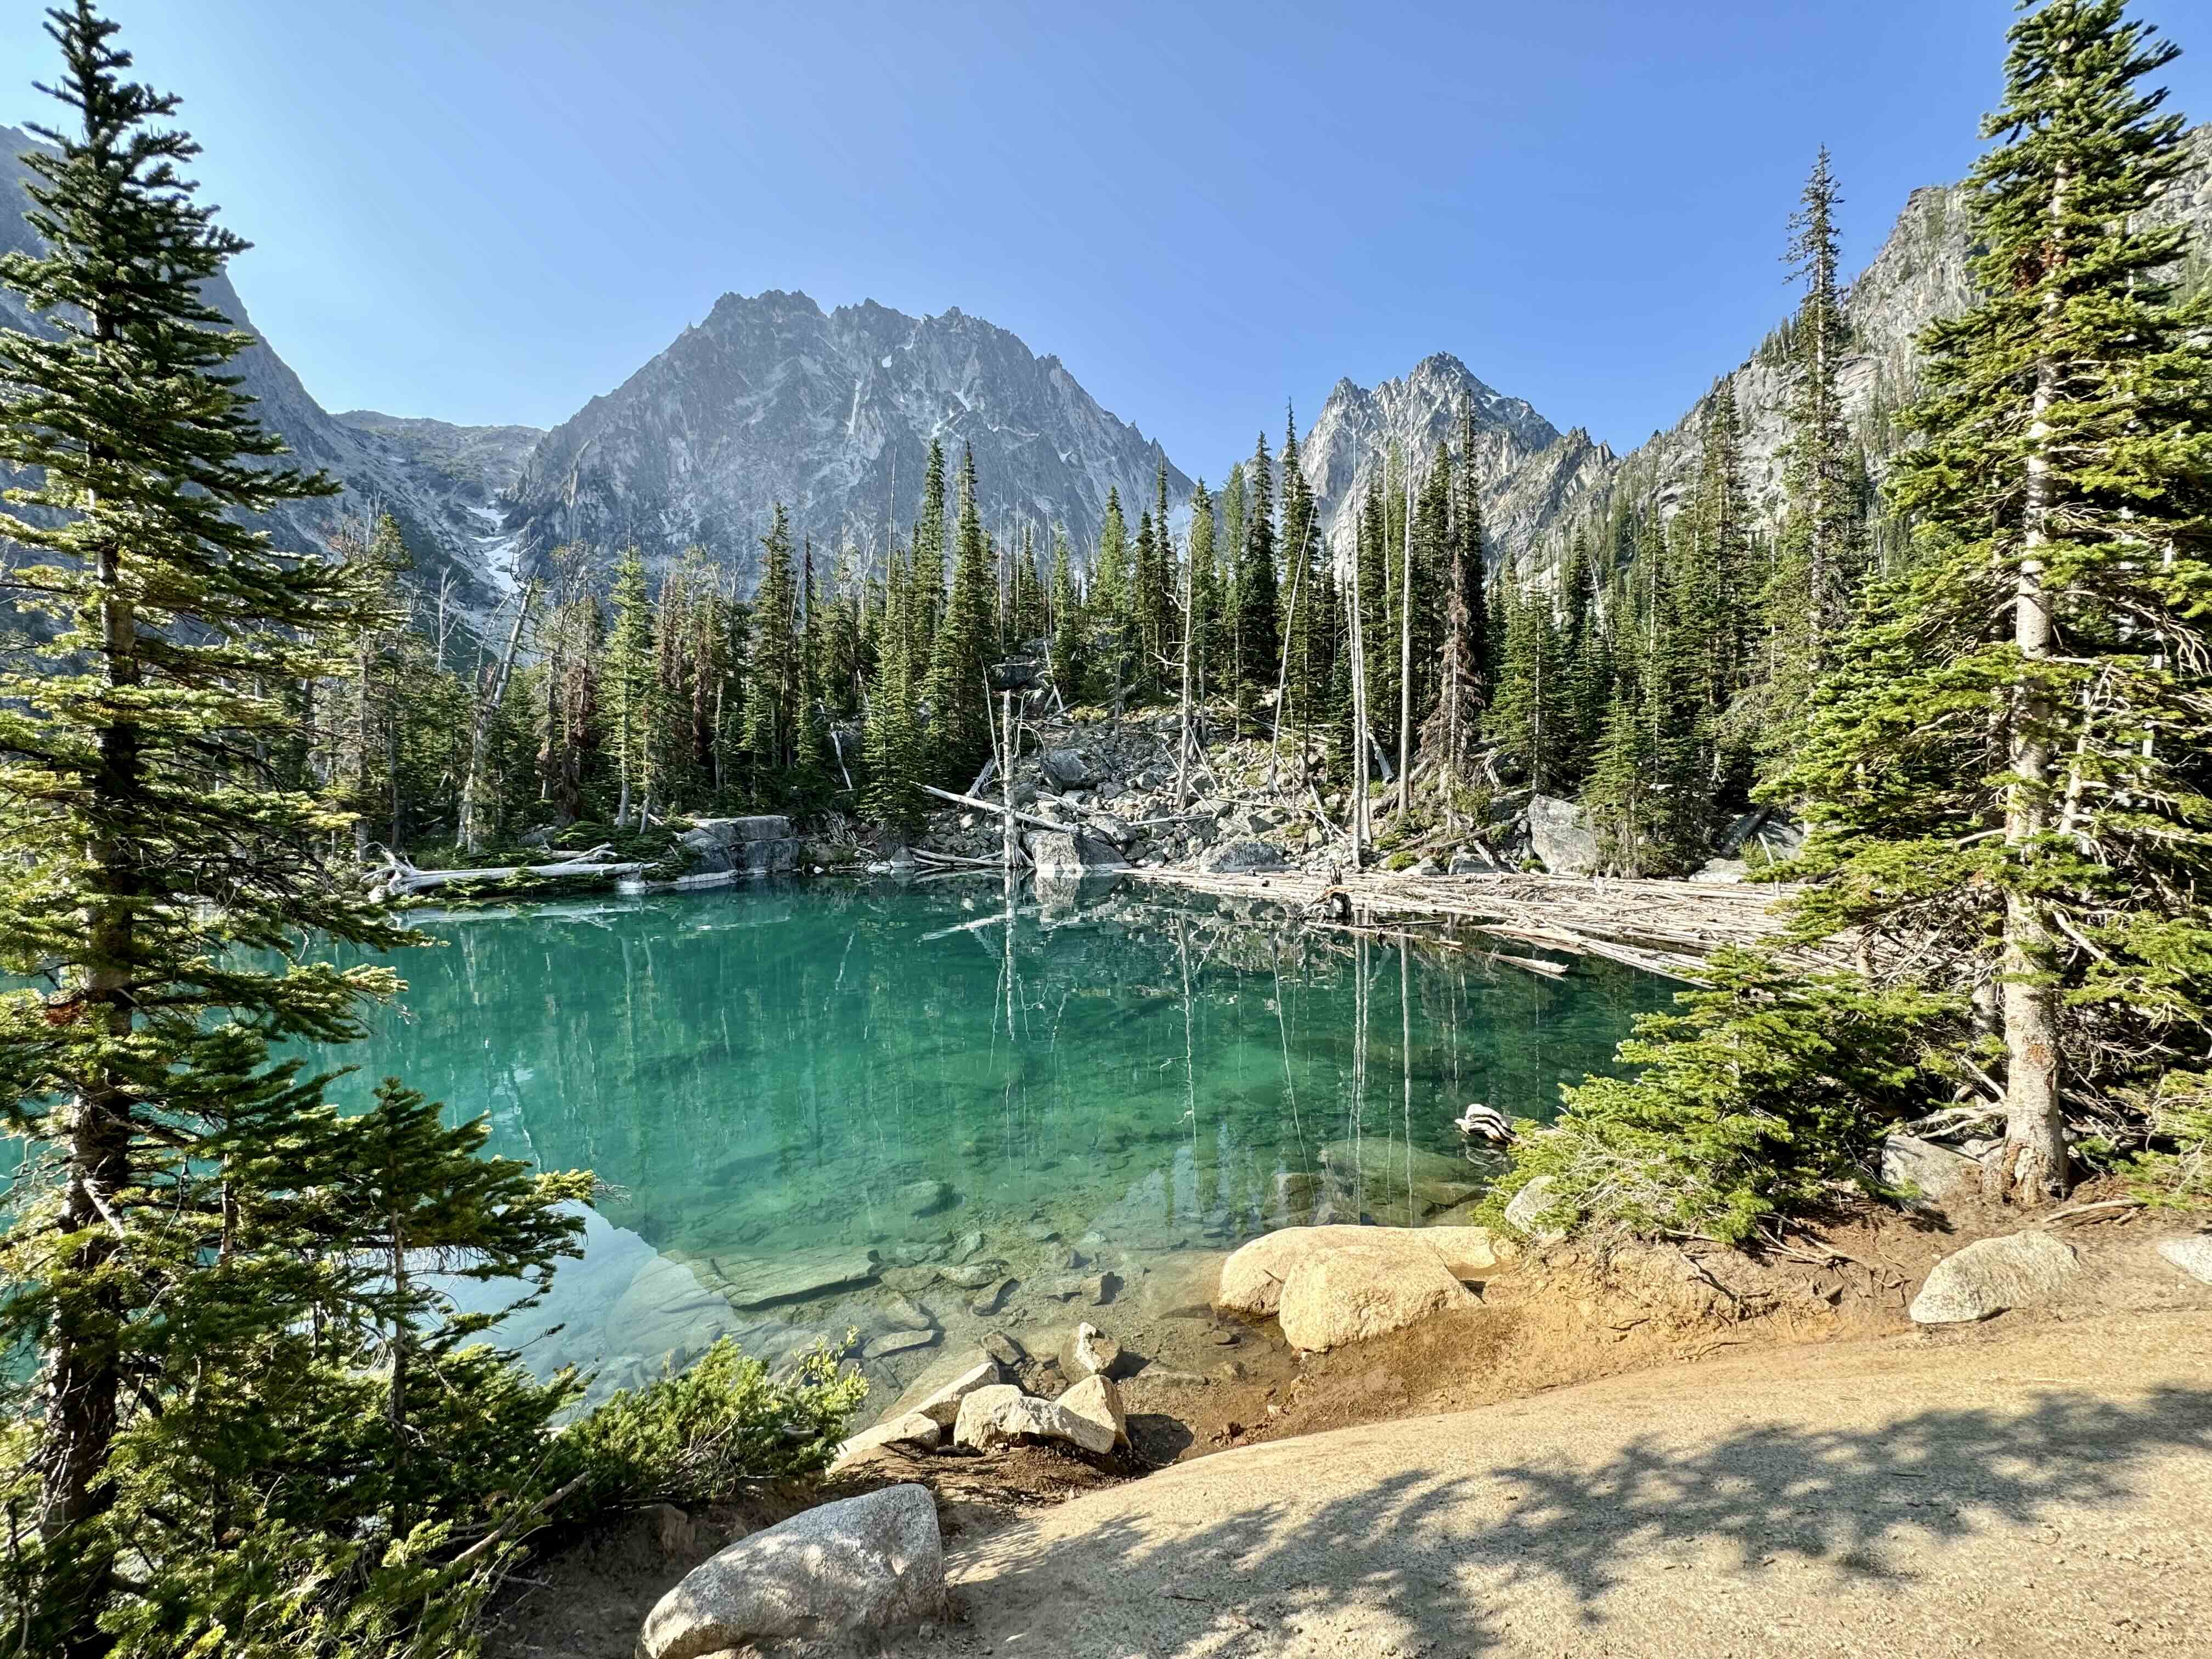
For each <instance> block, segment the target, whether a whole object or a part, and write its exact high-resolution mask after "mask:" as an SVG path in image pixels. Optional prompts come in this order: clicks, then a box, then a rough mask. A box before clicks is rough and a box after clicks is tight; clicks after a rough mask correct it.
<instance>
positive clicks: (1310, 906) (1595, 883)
mask: <svg viewBox="0 0 2212 1659" xmlns="http://www.w3.org/2000/svg"><path fill="white" fill-rule="evenodd" d="M1131 873H1133V875H1135V876H1136V877H1137V878H1139V880H1142V881H1150V882H1158V883H1161V884H1166V885H1170V886H1175V887H1182V888H1188V889H1191V890H1195V891H1199V892H1206V893H1218V894H1223V895H1226V896H1235V897H1239V898H1259V899H1266V900H1267V901H1269V902H1273V903H1276V904H1281V905H1285V906H1286V907H1289V908H1292V909H1296V910H1301V911H1306V912H1310V913H1312V914H1313V915H1316V916H1317V917H1319V918H1322V919H1323V920H1322V925H1324V926H1335V927H1359V926H1361V925H1367V926H1371V924H1372V921H1373V920H1374V919H1376V918H1377V917H1383V916H1389V917H1396V918H1419V919H1422V920H1426V921H1432V922H1437V923H1441V924H1443V926H1444V927H1446V928H1448V929H1449V928H1454V927H1467V928H1468V929H1469V930H1471V931H1473V932H1476V933H1483V934H1486V935H1488V936H1489V937H1491V938H1493V939H1514V940H1517V941H1519V942H1521V943H1523V944H1528V945H1540V946H1541V947H1542V948H1544V949H1546V950H1548V951H1557V952H1560V953H1562V954H1565V955H1568V956H1595V957H1607V959H1609V960H1611V961H1613V962H1620V963H1626V964H1627V965H1628V966H1630V967H1632V968H1640V969H1644V971H1645V972H1647V973H1654V974H1663V975H1667V976H1668V977H1669V978H1672V979H1678V980H1682V981H1686V982H1687V983H1689V984H1692V985H1702V984H1704V983H1705V979H1704V978H1703V976H1702V974H1701V969H1703V967H1704V964H1705V957H1706V956H1707V955H1709V954H1710V953H1711V952H1712V951H1715V950H1717V949H1719V948H1721V947H1722V946H1723V945H1745V946H1747V945H1759V944H1762V943H1768V942H1770V941H1771V939H1772V936H1773V934H1774V933H1775V931H1776V929H1777V928H1778V926H1779V918H1778V916H1777V915H1776V914H1775V911H1774V905H1775V902H1776V900H1777V899H1778V898H1779V897H1781V896H1783V894H1784V892H1785V891H1786V889H1783V888H1780V887H1776V886H1771V885H1766V886H1755V885H1753V884H1748V883H1719V882H1716V883H1707V882H1690V881H1658V880H1650V879H1641V878H1626V877H1613V876H1603V877H1587V876H1543V875H1529V874H1523V873H1519V872H1497V873H1494V874H1486V875H1471V876H1431V877H1423V876H1407V875H1386V874H1383V873H1380V872H1361V873H1359V874H1357V875H1350V876H1345V877H1342V878H1338V879H1335V880H1330V879H1328V878H1323V877H1320V876H1310V875H1303V874H1299V873H1297V872H1290V871H1285V872H1279V873H1273V874H1269V875H1266V876H1257V875H1252V876H1231V875H1208V874H1206V873H1203V872H1199V871H1194V870H1177V869H1164V868H1151V869H1139V870H1136V871H1133V872H1131ZM1778 954H1780V955H1781V956H1782V957H1784V959H1786V960H1791V961H1795V962H1796V963H1800V964H1802V965H1803V966H1806V967H1808V968H1811V967H1832V966H1838V965H1841V964H1842V963H1843V962H1844V951H1843V946H1842V945H1841V944H1840V943H1839V942H1838V943H1834V944H1832V945H1828V946H1826V947H1820V948H1808V947H1804V946H1801V945H1794V944H1793V945H1790V946H1787V947H1782V948H1780V949H1779V951H1778ZM1503 959H1504V960H1507V961H1511V962H1514V963H1516V965H1517V966H1524V967H1531V968H1533V967H1535V966H1536V965H1537V964H1536V963H1535V960H1534V958H1525V959H1523V958H1515V957H1505V958H1503ZM1543 965H1544V967H1545V968H1546V969H1549V970H1551V971H1553V972H1556V971H1557V969H1556V965H1555V964H1548V963H1547V964H1543Z"/></svg>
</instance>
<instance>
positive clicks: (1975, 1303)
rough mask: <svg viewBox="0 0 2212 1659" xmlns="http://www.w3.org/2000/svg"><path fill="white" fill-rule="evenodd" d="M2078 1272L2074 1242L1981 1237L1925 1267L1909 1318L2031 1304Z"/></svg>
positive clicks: (1938, 1321) (1953, 1319)
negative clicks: (1977, 1241) (1927, 1268)
mask: <svg viewBox="0 0 2212 1659" xmlns="http://www.w3.org/2000/svg"><path fill="white" fill-rule="evenodd" d="M2080 1271H2081V1263H2080V1261H2079V1260H2078V1259H2077V1258H2076V1257H2075V1254H2074V1247H2073V1246H2072V1245H2070V1244H2065V1243H2060V1242H2059V1241H2058V1240H2057V1239H2056V1238H2053V1237H2051V1235H2050V1234H2049V1233H2006V1234H2003V1235H2002V1236H2001V1237H1996V1238H1984V1239H1983V1240H1981V1241H1980V1242H1979V1243H1974V1244H1969V1245H1967V1246H1966V1249H1963V1250H1960V1251H1959V1252H1957V1253H1956V1254H1955V1255H1947V1256H1945V1257H1944V1258H1943V1259H1942V1261H1939V1262H1937V1263H1936V1265H1935V1267H1933V1268H1931V1269H1930V1270H1929V1274H1928V1277H1927V1279H1926V1280H1925V1281H1924V1282H1923V1284H1922V1285H1921V1286H1920V1293H1919V1295H1917V1296H1916V1297H1913V1298H1912V1307H1911V1315H1912V1319H1913V1322H1914V1323H1916V1324H1920V1325H1959V1324H1965V1323H1966V1322H1970V1321H1972V1320H1977V1319H1987V1318H1989V1317H1990V1316H1991V1315H1992V1314H2001V1313H2002V1312H2004V1311H2005V1310H2007V1309H2008V1308H2027V1307H2033V1306H2034V1305H2035V1304H2037V1303H2039V1302H2041V1301H2043V1300H2045V1298H2046V1297H2050V1296H2051V1295H2052V1294H2053V1293H2054V1292H2056V1291H2058V1290H2059V1289H2060V1288H2061V1287H2062V1286H2063V1285H2064V1284H2065V1283H2066V1281H2067V1280H2068V1279H2070V1278H2072V1277H2073V1276H2074V1275H2075V1273H2078V1272H2080Z"/></svg>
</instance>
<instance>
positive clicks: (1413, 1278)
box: [1275, 1243, 1482, 1352]
mask: <svg viewBox="0 0 2212 1659" xmlns="http://www.w3.org/2000/svg"><path fill="white" fill-rule="evenodd" d="M1481 1305H1482V1304H1481V1303H1480V1301H1478V1300H1477V1299H1476V1298H1475V1297H1474V1296H1473V1295H1472V1294H1470V1293H1469V1292H1468V1288H1467V1287H1466V1286H1465V1285H1462V1284H1461V1283H1460V1282H1459V1280H1458V1279H1456V1278H1455V1277H1454V1276H1453V1274H1452V1273H1451V1271H1450V1269H1449V1268H1447V1267H1445V1266H1444V1264H1443V1261H1442V1260H1441V1259H1440V1258H1439V1257H1437V1255H1435V1254H1434V1253H1433V1252H1426V1251H1420V1250H1412V1249H1404V1248H1402V1247H1401V1246H1397V1245H1373V1244H1363V1243H1348V1244H1343V1245H1340V1246H1338V1247H1337V1248H1335V1249H1330V1250H1327V1251H1324V1252H1322V1253H1321V1254H1319V1255H1316V1256H1314V1257H1313V1258H1312V1259H1311V1260H1310V1261H1305V1262H1302V1263H1300V1264H1299V1266H1298V1268H1297V1271H1296V1272H1294V1273H1291V1276H1290V1278H1289V1279H1287V1280H1286V1281H1285V1283H1284V1285H1283V1297H1282V1302H1281V1304H1280V1305H1279V1306H1278V1308H1277V1309H1276V1310H1275V1316H1276V1318H1277V1319H1278V1320H1279V1321H1280V1322H1281V1324H1282V1328H1283V1340H1285V1341H1286V1342H1288V1343H1289V1344H1290V1345H1291V1346H1292V1347H1294V1348H1304V1349H1306V1350H1308V1351H1310V1352H1312V1351H1318V1350H1321V1349H1324V1348H1334V1347H1340V1346H1343V1345H1344V1344H1345V1343H1346V1342H1356V1341H1359V1340H1362V1339H1364V1338H1366V1337H1370V1336H1380V1335H1382V1334H1383V1333H1384V1332H1386V1331H1395V1330H1399V1329H1401V1328H1404V1327H1406V1326H1407V1325H1411V1324H1414V1323H1416V1322H1419V1321H1420V1320H1423V1319H1426V1318H1428V1317H1429V1316H1431V1315H1432V1314H1439V1313H1453V1312H1460V1311H1464V1310H1470V1309H1474V1308H1479V1307H1480V1306H1481Z"/></svg>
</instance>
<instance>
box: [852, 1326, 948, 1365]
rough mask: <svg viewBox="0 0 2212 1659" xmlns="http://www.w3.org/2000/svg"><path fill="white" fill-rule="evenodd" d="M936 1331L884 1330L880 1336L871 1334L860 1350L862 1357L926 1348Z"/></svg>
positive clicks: (876, 1356)
mask: <svg viewBox="0 0 2212 1659" xmlns="http://www.w3.org/2000/svg"><path fill="white" fill-rule="evenodd" d="M936 1340H937V1333H936V1332H935V1331H933V1330H929V1331H886V1332H884V1334H882V1335H881V1336H872V1337H870V1338H869V1339H868V1341H867V1344H866V1346H864V1347H863V1348H862V1349H861V1350H860V1358H863V1359H882V1358H885V1357H886V1356H888V1355H890V1354H895V1353H905V1352H907V1351H908V1350H909V1349H912V1348H927V1347H928V1346H931V1345H933V1343H935V1342H936Z"/></svg>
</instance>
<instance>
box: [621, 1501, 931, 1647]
mask: <svg viewBox="0 0 2212 1659" xmlns="http://www.w3.org/2000/svg"><path fill="white" fill-rule="evenodd" d="M944 1610H945V1547H944V1541H943V1539H942V1538H941V1537H940V1535H939V1532H938V1529H937V1504H936V1503H935V1501H934V1500H933V1498H931V1497H930V1495H929V1489H928V1488H927V1486H915V1485H913V1484H911V1483H908V1484H906V1485H902V1486H885V1487H884V1489H883V1490H882V1491H880V1492H869V1493H867V1494H866V1495H865V1496H863V1497H860V1498H846V1499H844V1500H843V1501H842V1502H840V1503H836V1504H823V1505H821V1506H820V1507H819V1508H818V1509H811V1510H804V1511H802V1512H801V1513H799V1514H798V1515H794V1516H792V1517H791V1519H790V1520H788V1521H786V1522H781V1524H779V1525H777V1526H773V1527H769V1528H766V1529H765V1530H763V1531H761V1532H757V1533H755V1534H752V1535H751V1536H750V1537H749V1538H743V1539H740V1540H738V1541H737V1542H736V1543H734V1544H732V1545H731V1546H730V1547H729V1548H727V1549H726V1550H724V1551H723V1552H722V1553H720V1554H719V1555H717V1556H715V1557H714V1559H712V1560H710V1561H708V1562H707V1563H706V1564H705V1565H702V1566H700V1567H697V1568H695V1569H694V1570H693V1571H690V1572H689V1573H687V1574H686V1575H684V1579H683V1582H682V1583H678V1585H677V1586H676V1588H675V1589H671V1590H670V1591H669V1592H668V1594H667V1595H664V1596H662V1597H661V1598H660V1601H659V1605H658V1606H656V1607H654V1608H653V1611H652V1612H651V1613H649V1614H647V1617H646V1620H645V1629H644V1631H643V1632H642V1633H641V1635H640V1637H639V1638H638V1644H637V1651H638V1654H639V1655H640V1659H700V1656H702V1655H705V1654H710V1653H720V1652H723V1651H726V1650H730V1649H733V1648H740V1647H743V1646H744V1645H745V1644H748V1643H752V1642H758V1641H762V1640H774V1639H775V1638H780V1637H792V1636H807V1637H825V1636H841V1635H846V1634H849V1633H851V1632H858V1631H880V1630H890V1629H894V1628H896V1627H897V1626H902V1625H910V1624H915V1623H918V1622H920V1621H921V1620H924V1619H933V1618H936V1617H938V1616H939V1615H940V1614H941V1613H943V1612H944Z"/></svg>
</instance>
